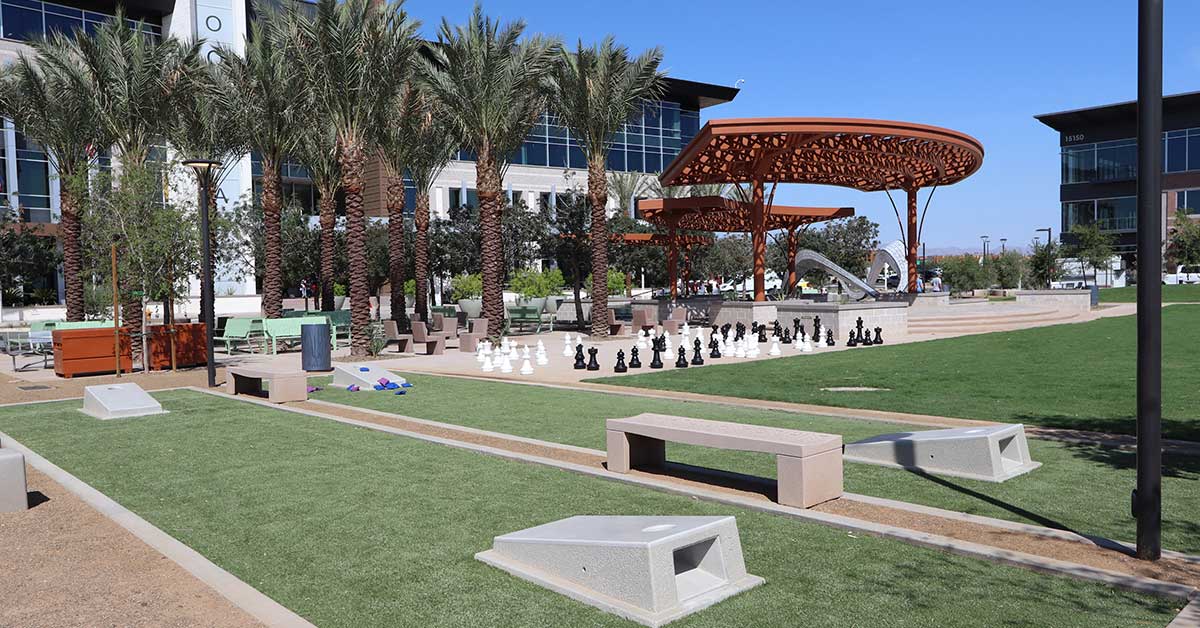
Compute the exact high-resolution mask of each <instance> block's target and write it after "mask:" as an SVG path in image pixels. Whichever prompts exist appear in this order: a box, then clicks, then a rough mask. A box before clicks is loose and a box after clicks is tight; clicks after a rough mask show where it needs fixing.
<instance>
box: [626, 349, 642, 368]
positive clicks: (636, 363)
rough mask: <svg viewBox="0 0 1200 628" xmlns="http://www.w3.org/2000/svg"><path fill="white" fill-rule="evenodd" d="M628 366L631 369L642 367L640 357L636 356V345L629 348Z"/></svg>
mask: <svg viewBox="0 0 1200 628" xmlns="http://www.w3.org/2000/svg"><path fill="white" fill-rule="evenodd" d="M629 368H631V369H640V368H642V360H641V358H639V357H638V348H637V347H634V348H632V349H630V350H629Z"/></svg>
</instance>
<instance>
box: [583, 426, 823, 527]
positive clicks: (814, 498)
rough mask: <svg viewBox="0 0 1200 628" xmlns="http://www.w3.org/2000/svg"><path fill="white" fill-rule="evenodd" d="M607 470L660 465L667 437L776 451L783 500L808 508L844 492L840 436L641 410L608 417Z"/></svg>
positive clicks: (786, 502) (720, 446) (675, 440)
mask: <svg viewBox="0 0 1200 628" xmlns="http://www.w3.org/2000/svg"><path fill="white" fill-rule="evenodd" d="M606 427H607V440H608V470H609V471H615V472H617V473H628V472H629V471H630V470H631V469H633V468H634V467H639V466H662V465H663V464H664V463H665V462H666V455H667V448H666V442H667V441H671V442H673V443H685V444H688V445H701V446H704V447H715V448H717V449H735V450H738V451H754V452H761V453H767V454H775V456H776V458H775V460H776V469H777V474H778V484H779V503H780V504H783V505H785V506H797V507H799V508H809V507H811V506H815V505H817V504H820V503H822V502H827V501H829V500H831V499H837V498H838V497H841V496H842V437H841V435H839V434H822V433H820V432H804V431H800V430H789V429H784V428H779V427H766V426H762V425H746V424H743V423H728V422H725V421H708V420H705V419H690V418H685V417H678V416H666V415H662V414H639V415H637V416H634V417H629V418H625V419H609V420H608V422H607V426H606Z"/></svg>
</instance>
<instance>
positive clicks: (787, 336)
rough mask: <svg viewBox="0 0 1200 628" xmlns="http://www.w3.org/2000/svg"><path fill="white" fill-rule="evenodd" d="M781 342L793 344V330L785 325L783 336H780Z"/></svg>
mask: <svg viewBox="0 0 1200 628" xmlns="http://www.w3.org/2000/svg"><path fill="white" fill-rule="evenodd" d="M779 342H781V343H783V344H785V345H790V344H792V330H790V329H788V328H786V327H784V328H783V338H780V339H779Z"/></svg>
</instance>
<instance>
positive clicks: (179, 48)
mask: <svg viewBox="0 0 1200 628" xmlns="http://www.w3.org/2000/svg"><path fill="white" fill-rule="evenodd" d="M60 41H61V42H62V44H63V45H61V46H58V45H55V46H46V47H43V48H41V49H39V51H38V52H39V55H38V59H37V63H38V64H40V65H44V66H46V71H47V72H55V73H59V74H61V75H62V76H63V77H64V79H65V80H66V82H67V86H65V88H64V90H65V91H72V92H74V93H75V94H82V95H86V96H87V97H89V98H90V100H91V104H90V105H89V107H90V109H91V111H92V112H93V113H94V114H95V120H96V123H97V124H98V125H99V127H100V132H101V135H102V136H103V138H104V139H105V140H106V142H111V143H112V145H113V146H114V147H115V148H116V152H117V155H116V156H117V167H119V168H120V176H119V178H118V181H120V180H121V179H125V178H126V177H132V176H133V175H134V173H135V171H137V170H140V169H142V168H143V167H144V166H145V164H146V161H147V159H149V157H150V151H151V149H152V147H153V146H154V144H155V143H156V142H160V141H162V139H163V138H164V137H165V136H166V135H167V132H168V129H169V128H170V125H171V124H172V122H173V121H174V120H175V112H177V111H180V110H183V109H185V108H187V107H190V106H192V105H191V103H190V98H191V96H192V95H193V94H194V93H196V92H197V91H198V89H199V88H200V85H201V83H202V81H203V73H202V72H201V66H200V43H199V42H192V43H186V44H185V43H183V42H181V41H179V40H178V39H174V38H170V37H168V38H163V39H154V38H151V37H148V36H147V35H146V33H145V32H143V31H141V30H139V29H138V28H135V27H133V26H131V25H130V22H129V21H128V20H127V19H126V18H125V12H124V10H123V9H118V10H117V12H116V15H115V16H114V17H113V19H111V20H108V21H106V22H104V23H102V24H100V25H99V26H98V27H96V30H95V32H94V34H92V35H91V36H90V37H89V36H85V35H81V36H76V37H72V38H68V39H67V40H60ZM128 180H131V179H128ZM133 280H135V278H131V277H129V276H128V275H125V276H123V282H124V283H126V286H125V293H126V294H127V295H128V296H127V297H126V301H125V303H124V305H123V306H122V309H123V310H124V314H125V320H126V321H127V322H128V325H129V329H130V332H131V334H133V335H134V336H138V335H141V331H142V303H141V299H140V298H139V297H136V296H134V294H135V292H134V290H133V289H132V287H133V284H132V283H129V282H131V281H133ZM133 352H134V354H139V353H140V347H138V346H137V345H136V343H135V346H134V349H133Z"/></svg>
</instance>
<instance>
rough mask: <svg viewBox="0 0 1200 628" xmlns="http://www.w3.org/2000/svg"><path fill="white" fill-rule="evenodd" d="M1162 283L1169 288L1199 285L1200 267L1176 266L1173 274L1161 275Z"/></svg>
mask: <svg viewBox="0 0 1200 628" xmlns="http://www.w3.org/2000/svg"><path fill="white" fill-rule="evenodd" d="M1163 283H1164V284H1167V285H1169V286H1177V285H1179V284H1185V283H1200V266H1194V265H1193V266H1178V267H1176V268H1175V272H1173V273H1168V274H1166V275H1163Z"/></svg>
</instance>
